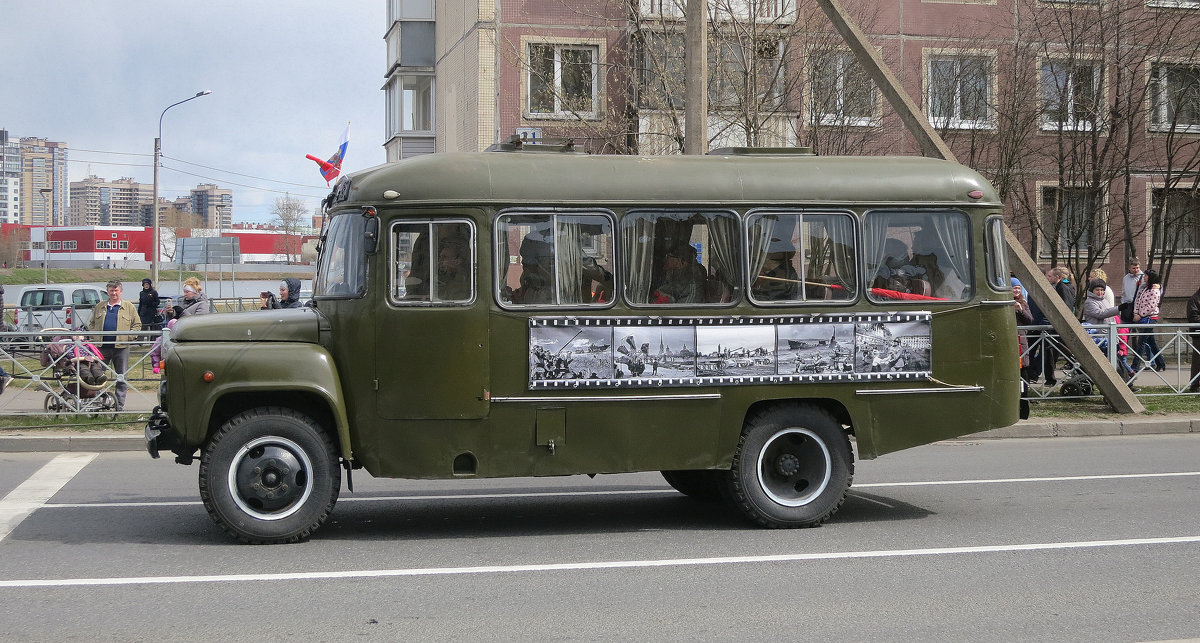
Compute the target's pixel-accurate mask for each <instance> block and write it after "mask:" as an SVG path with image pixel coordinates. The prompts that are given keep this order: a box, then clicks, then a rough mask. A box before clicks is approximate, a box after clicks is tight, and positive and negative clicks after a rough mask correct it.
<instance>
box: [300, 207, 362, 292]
mask: <svg viewBox="0 0 1200 643" xmlns="http://www.w3.org/2000/svg"><path fill="white" fill-rule="evenodd" d="M366 233H367V217H365V216H363V212H362V211H357V210H356V211H350V212H346V213H344V214H338V215H335V216H333V217H331V219H330V221H329V224H328V226H327V227H326V230H325V232H324V233H323V234H322V237H321V256H320V258H319V259H318V260H317V274H316V275H315V276H314V277H313V297H315V298H320V297H334V298H336V297H356V296H358V295H360V294H362V292H363V291H364V288H365V287H366V276H367V262H366V248H365V242H366Z"/></svg>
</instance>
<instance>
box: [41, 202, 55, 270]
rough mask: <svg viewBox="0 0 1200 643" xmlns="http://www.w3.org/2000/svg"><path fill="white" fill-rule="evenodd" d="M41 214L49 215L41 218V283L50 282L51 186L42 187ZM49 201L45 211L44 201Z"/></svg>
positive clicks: (52, 219) (52, 209) (52, 205)
mask: <svg viewBox="0 0 1200 643" xmlns="http://www.w3.org/2000/svg"><path fill="white" fill-rule="evenodd" d="M40 192H41V193H42V210H43V212H42V215H43V216H46V217H49V218H48V219H42V283H43V284H48V283H50V225H51V224H53V223H54V200H53V199H51V198H50V197H51V196H52V195H53V194H54V190H52V189H51V188H42V189H41V190H40ZM47 202H49V203H50V209H49V210H48V211H46V203H47Z"/></svg>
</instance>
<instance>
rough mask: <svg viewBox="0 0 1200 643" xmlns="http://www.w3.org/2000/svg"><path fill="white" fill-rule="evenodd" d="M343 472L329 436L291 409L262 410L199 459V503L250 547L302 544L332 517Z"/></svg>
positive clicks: (223, 433)
mask: <svg viewBox="0 0 1200 643" xmlns="http://www.w3.org/2000/svg"><path fill="white" fill-rule="evenodd" d="M341 483H342V472H341V469H339V468H338V461H337V452H336V450H335V449H334V446H333V441H332V440H331V439H330V437H329V434H328V433H326V432H325V431H323V430H321V428H320V427H319V426H318V425H317V423H316V422H314V421H313V420H312V419H311V418H309V417H308V416H306V415H303V414H301V413H298V412H296V411H293V410H291V409H286V408H275V407H268V408H256V409H251V410H249V411H245V412H243V413H240V414H238V415H236V416H234V417H233V418H232V419H230V420H229V421H228V422H226V423H225V424H224V425H222V426H221V428H220V429H218V430H217V431H216V433H214V434H213V436H212V437H211V438H210V439H209V441H208V443H207V444H206V445H205V447H204V451H203V453H202V455H201V457H200V498H201V500H203V501H204V507H205V509H207V510H208V514H209V515H210V516H211V517H212V519H213V521H214V522H216V523H217V525H218V526H220V527H221V528H222V529H224V530H225V531H226V532H227V533H229V534H230V535H231V536H233V537H234V538H236V539H237V540H239V541H241V542H244V543H250V544H275V543H289V542H297V541H300V540H303V539H305V538H307V537H309V536H310V535H312V533H313V532H314V531H316V530H317V528H318V527H320V526H321V525H322V524H323V523H324V522H325V520H326V519H327V518H328V517H329V514H330V512H332V511H333V505H334V503H336V502H337V498H338V492H339V490H340V488H341Z"/></svg>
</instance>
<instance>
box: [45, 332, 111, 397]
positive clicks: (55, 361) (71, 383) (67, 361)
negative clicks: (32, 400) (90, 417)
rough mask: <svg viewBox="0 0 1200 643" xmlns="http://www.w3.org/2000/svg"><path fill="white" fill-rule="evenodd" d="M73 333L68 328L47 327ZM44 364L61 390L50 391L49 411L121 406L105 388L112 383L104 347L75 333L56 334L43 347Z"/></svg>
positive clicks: (48, 395) (48, 394)
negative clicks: (101, 351)
mask: <svg viewBox="0 0 1200 643" xmlns="http://www.w3.org/2000/svg"><path fill="white" fill-rule="evenodd" d="M47 330H48V331H50V332H62V333H69V332H70V331H68V330H67V329H65V328H52V329H47ZM41 363H42V366H43V367H47V368H49V369H50V373H51V376H52V378H53V381H55V382H57V383H58V386H59V390H58V391H55V390H52V389H50V390H49V391H48V392H47V393H46V401H45V402H44V404H43V406H44V407H45V409H46V411H54V412H58V411H74V412H79V411H82V412H88V411H91V412H95V411H108V410H112V409H115V408H116V407H117V398H116V397H115V396H113V394H112V393H111V392H110V391H107V390H103V389H104V388H105V384H107V383H108V370H107V369H106V368H105V365H104V358H103V357H102V356H101V355H100V350H99V349H97V348H96V346H95V345H94V344H92V343H91V342H89V341H87V340H86V339H84V338H82V337H79V336H75V337H72V336H71V335H54V336H52V337H51V339H50V340H49V341H47V342H46V347H45V348H44V349H42V356H41Z"/></svg>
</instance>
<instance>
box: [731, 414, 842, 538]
mask: <svg viewBox="0 0 1200 643" xmlns="http://www.w3.org/2000/svg"><path fill="white" fill-rule="evenodd" d="M853 478H854V454H853V452H852V451H851V450H850V439H849V437H848V436H847V435H846V432H845V431H843V430H842V427H841V425H839V424H838V423H837V421H836V420H834V418H833V417H832V416H831V415H830V414H829V413H827V412H825V411H823V410H821V409H818V408H814V407H810V406H787V407H773V408H770V409H766V410H763V411H760V412H758V413H756V414H755V415H753V416H751V417H750V418H749V419H748V420H747V422H746V427H745V428H744V429H743V431H742V437H741V440H740V442H739V444H738V450H737V453H736V455H735V456H734V459H733V467H732V469H731V470H730V471H729V474H728V477H727V483H728V489H729V495H730V498H731V499H732V501H733V504H734V506H736V507H737V508H738V509H740V510H741V511H742V512H743V513H744V514H745V515H746V516H747V517H748V518H750V519H751V520H753V521H755V522H757V523H758V524H760V525H763V526H765V527H778V528H791V527H815V526H817V525H820V524H821V523H822V522H825V521H826V520H827V519H828V518H829V517H830V516H832V515H833V514H834V513H836V512H837V510H838V508H840V507H841V506H842V502H843V501H844V500H845V499H846V490H847V489H849V487H850V483H851V481H852V480H853Z"/></svg>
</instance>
